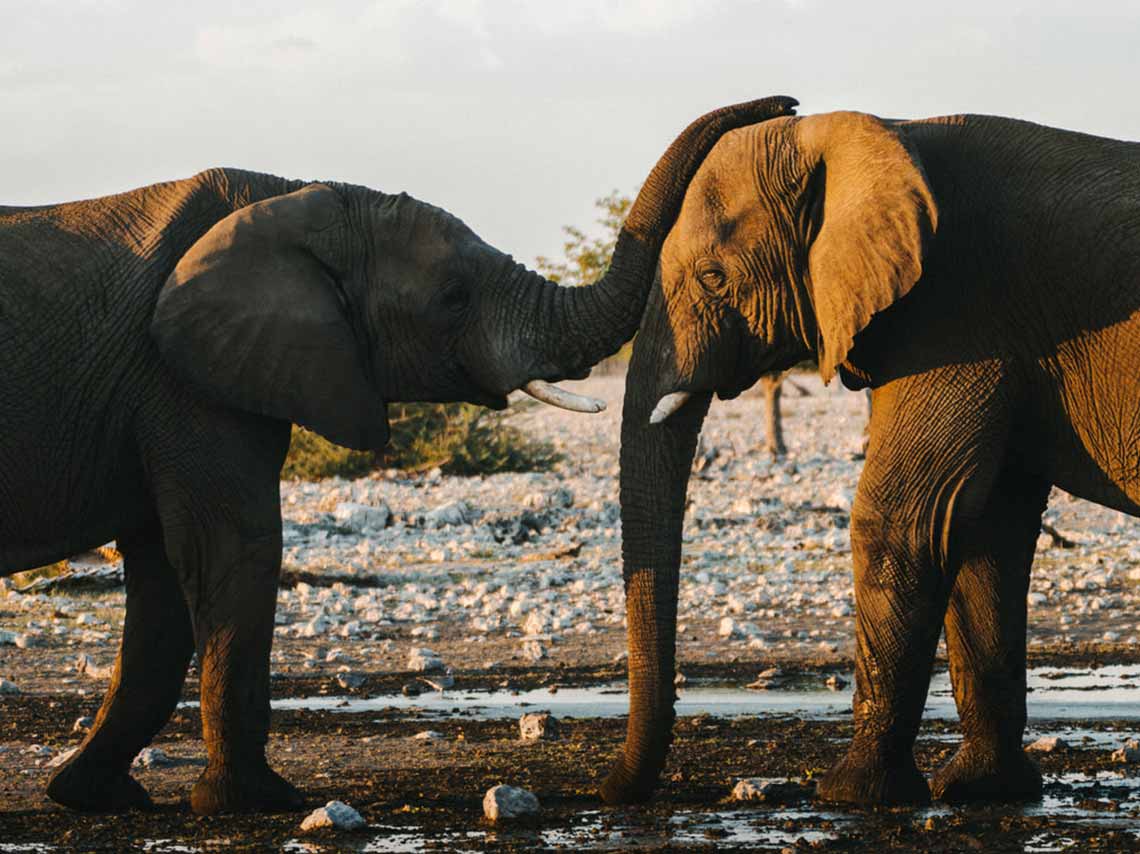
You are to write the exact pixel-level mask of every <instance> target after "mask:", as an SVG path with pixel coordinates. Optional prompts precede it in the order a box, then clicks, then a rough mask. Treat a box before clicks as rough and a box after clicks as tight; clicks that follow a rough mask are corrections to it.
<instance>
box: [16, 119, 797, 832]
mask: <svg viewBox="0 0 1140 854" xmlns="http://www.w3.org/2000/svg"><path fill="white" fill-rule="evenodd" d="M793 104H794V102H793V101H791V100H790V99H786V98H776V99H767V100H764V101H759V102H751V103H748V104H743V105H738V106H736V107H731V108H725V109H723V110H719V111H716V112H714V113H710V114H708V115H706V116H705V117H703V118H702V119H699V120H698V121H696V122H694V123H693V124H692V125H691V126H690V127H689V128H688V129H687V130H686V131H685V132H683V133H682V135H681V136H680V137H679V138H678V139H677V140H676V141H675V142H674V144H673V146H672V147H671V148H670V149H669V150H668V151H667V152H666V153H665V155H664V156H663V157H662V159H661V160H660V161H659V162H658V164H657V166H656V167H655V168H654V170H653V172H652V173H651V174H650V176H649V178H648V180H647V181H646V184H645V186H644V189H643V190H642V192H641V194H640V196H639V197H638V200H637V202H636V204H635V205H634V207H633V209H632V210H631V212H630V215H629V218H628V219H627V221H626V224H625V227H624V229H623V231H622V233H621V236H620V239H619V240H618V245H617V249H616V250H615V252H614V256H613V263H612V266H611V267H610V269H609V271H608V273H607V274H606V275H605V277H604V278H603V279H602V280H601V281H600V282H598V283H597V285H596V286H595V287H592V288H582V289H569V288H559V287H557V286H555V285H553V284H551V283H549V282H547V281H545V280H543V279H542V278H540V277H539V276H538V275H537V274H535V273H532V272H530V271H528V270H526V269H525V268H524V267H522V266H521V265H519V264H517V263H515V262H514V261H513V260H512V259H511V258H510V256H508V255H505V254H503V253H502V252H499V251H497V250H495V249H493V248H492V247H490V246H488V245H487V244H486V243H484V242H483V241H482V240H480V239H479V238H478V237H477V236H476V235H475V234H474V233H473V232H472V231H471V230H470V229H469V228H467V226H465V225H464V224H463V223H462V222H461V221H460V220H458V219H457V218H455V217H454V216H452V215H450V214H448V213H447V212H445V211H443V210H440V209H439V208H435V207H432V206H430V205H427V204H424V203H422V202H418V201H416V200H414V199H412V198H409V197H408V196H406V195H403V194H400V195H387V194H384V193H380V192H376V191H373V190H369V189H367V188H365V187H354V186H348V185H343V184H334V183H327V184H313V183H305V182H301V181H287V180H284V179H281V178H275V177H272V176H268V175H259V174H255V173H251V172H242V171H237V170H232V169H214V170H210V171H208V172H204V173H202V174H199V175H196V176H195V177H193V178H190V179H187V180H184V181H175V182H172V183H166V184H156V185H154V186H150V187H145V188H142V189H139V190H135V191H133V192H129V193H125V194H122V195H118V196H110V197H107V198H100V199H93V200H90V201H83V202H75V203H70V204H61V205H50V206H45V207H37V208H0V362H2V364H3V369H2V371H0V419H2V421H0V423H2V424H3V430H2V431H0V472H2V474H0V502H2V503H0V508H2V512H0V574H8V573H12V572H17V571H19V570H22V569H27V568H29V567H34V566H38V565H41V564H45V563H48V562H51V561H55V560H59V559H61V558H65V557H67V556H68V555H71V554H74V553H76V552H79V551H82V550H84V549H88V548H91V547H92V546H95V545H98V544H100V543H104V542H106V541H108V540H110V539H117V541H118V544H119V547H120V549H121V550H122V552H123V555H124V557H125V562H126V563H125V566H126V569H125V571H126V586H127V614H126V624H125V627H124V631H123V641H122V646H121V649H120V653H119V657H118V661H117V663H116V666H115V673H114V677H113V679H112V682H111V687H110V690H109V692H108V694H107V697H106V699H105V701H104V703H103V707H102V709H101V710H100V712H99V715H98V717H97V718H96V721H95V726H94V728H93V730H92V731H91V733H90V735H89V736H88V737H87V739H86V740H85V741H84V743H83V745H82V749H81V750H80V752H79V753H78V755H77V756H76V757H75V758H74V759H72V760H71V761H70V762H69V763H68V764H67V765H66V766H65V767H63V768H62V769H61V770H60V771H59V772H58V773H57V774H56V775H55V777H54V778H53V779H52V781H51V783H50V785H49V787H48V794H49V795H50V796H51V797H52V798H54V799H55V800H56V801H58V802H60V803H62V804H65V805H67V806H71V807H74V808H77V809H93V810H112V809H121V808H126V807H131V806H139V805H145V804H147V803H148V797H147V794H146V792H145V791H144V790H143V789H142V787H141V786H139V784H138V783H137V782H135V781H134V780H133V779H132V778H131V777H130V774H129V770H128V769H129V766H130V763H131V760H132V758H133V757H134V756H135V754H136V753H137V752H138V750H139V749H140V748H142V747H143V746H144V745H146V744H147V743H148V742H149V741H150V739H151V738H152V737H153V736H154V734H155V733H156V732H157V731H158V730H159V728H160V727H161V726H162V725H163V724H164V723H165V722H166V720H167V718H168V717H169V715H170V713H171V711H172V710H173V708H174V706H175V704H176V702H177V700H178V697H179V692H180V689H181V686H182V682H183V679H184V677H185V673H186V669H187V664H188V662H189V660H190V656H191V653H192V652H193V651H194V650H195V649H196V650H197V652H198V656H199V659H200V662H201V695H202V722H203V735H204V738H205V742H206V746H207V750H208V753H209V764H208V766H207V768H206V770H205V772H204V773H203V774H202V776H201V778H200V779H199V780H198V782H197V784H196V785H195V786H194V790H193V793H192V795H191V803H192V806H193V808H194V810H195V811H196V812H199V813H213V812H217V811H223V810H225V811H229V810H271V809H289V808H295V807H298V806H300V804H301V796H300V794H299V793H298V792H297V790H296V789H294V787H293V786H291V785H290V784H289V783H287V782H286V781H285V780H284V779H282V778H281V777H280V776H278V775H277V774H276V773H274V772H273V771H272V770H271V769H270V767H269V765H268V764H267V762H266V759H265V745H266V739H267V732H268V727H269V651H270V644H271V642H272V638H273V612H274V605H275V595H276V588H277V577H278V573H279V569H280V562H281V518H280V507H279V493H278V473H279V470H280V467H281V463H282V461H283V459H284V457H285V453H286V450H287V448H288V445H289V434H290V422H297V423H300V424H304V425H306V426H308V427H311V428H313V429H314V430H316V431H318V432H320V433H322V434H323V435H325V436H326V437H328V438H329V439H332V440H333V441H335V442H339V443H340V444H343V445H347V446H349V447H353V448H377V447H380V446H382V445H383V444H384V443H385V441H386V440H387V438H388V425H387V420H386V414H385V402H386V401H409V400H435V401H451V400H466V401H471V402H474V403H478V404H483V405H486V406H490V407H495V408H501V407H503V406H505V405H506V396H507V394H508V393H510V392H511V391H513V390H514V389H518V388H527V389H529V390H531V391H532V392H534V393H535V394H537V395H539V396H541V397H545V398H548V399H549V400H551V401H553V402H559V401H561V402H566V401H567V400H569V402H570V404H571V405H575V401H574V400H573V396H569V397H568V396H567V395H566V394H565V393H562V392H560V391H559V390H557V389H554V388H552V387H550V386H549V385H547V381H555V380H558V379H560V378H565V377H576V376H583V375H584V374H585V373H586V372H587V371H588V369H589V367H590V366H591V365H593V364H594V363H596V362H597V361H598V360H600V359H601V358H602V357H604V356H606V355H608V354H609V353H612V352H613V351H615V350H616V349H617V348H618V347H619V346H620V345H621V344H622V343H623V342H625V341H626V340H627V339H628V338H629V337H630V336H631V335H632V333H633V330H634V328H635V327H636V325H637V323H638V321H639V319H640V317H641V314H642V310H643V308H644V301H645V296H646V293H647V292H648V289H649V285H650V282H651V280H652V276H653V272H654V269H655V267H656V263H657V257H658V253H659V250H660V245H661V241H662V240H663V238H664V235H665V234H666V232H667V230H668V227H669V226H670V225H671V224H672V222H673V220H674V219H675V217H676V212H677V210H678V208H679V206H680V203H681V199H682V196H683V193H684V190H685V187H686V186H687V183H688V180H689V178H690V177H691V175H692V173H693V172H694V171H695V170H696V168H697V166H698V165H699V164H700V163H701V161H702V160H703V158H704V156H705V155H706V154H707V152H708V151H709V149H710V148H711V146H712V145H713V144H714V143H715V142H716V140H717V139H718V138H719V136H720V134H721V133H722V132H724V131H725V130H727V129H730V128H734V127H740V126H742V125H745V124H748V123H750V122H754V121H757V120H760V119H763V118H766V117H769V116H772V115H777V114H781V113H786V112H788V111H790V109H791V107H792V106H793ZM535 381H537V382H535ZM577 403H578V404H580V405H584V407H585V408H587V409H589V408H595V407H594V404H593V403H591V402H590V401H582V400H579V401H577Z"/></svg>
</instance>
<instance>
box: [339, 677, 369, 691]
mask: <svg viewBox="0 0 1140 854" xmlns="http://www.w3.org/2000/svg"><path fill="white" fill-rule="evenodd" d="M336 684H337V685H339V686H340V687H341V688H344V689H345V690H346V691H355V690H356V689H357V688H359V687H360V686H361V685H363V684H364V676H363V674H360V673H338V674H337V675H336Z"/></svg>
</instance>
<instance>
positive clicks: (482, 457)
mask: <svg viewBox="0 0 1140 854" xmlns="http://www.w3.org/2000/svg"><path fill="white" fill-rule="evenodd" d="M388 417H389V423H390V425H391V428H392V439H391V442H390V443H389V445H388V447H387V448H385V449H384V450H383V451H380V452H371V451H350V450H348V449H347V448H341V447H339V446H338V445H334V444H332V443H331V442H329V441H327V440H326V439H324V438H322V437H321V436H318V435H317V434H316V433H312V432H310V431H308V430H305V429H303V428H300V427H294V428H293V442H292V445H291V446H290V448H289V455H288V457H286V459H285V465H284V467H283V468H282V470H281V477H282V478H283V479H287V480H319V479H321V478H324V477H343V478H354V477H361V476H363V475H365V474H367V473H368V472H370V471H372V470H374V469H378V468H396V469H403V470H405V471H412V472H421V471H427V470H429V469H432V468H435V467H437V466H438V467H439V468H441V469H442V470H443V471H444V472H445V473H447V474H455V475H479V474H494V473H495V472H508V471H547V470H549V469H550V468H551V467H552V466H553V465H554V464H555V463H556V462H557V461H558V459H559V456H558V454H557V453H556V452H555V451H554V449H553V447H552V446H551V445H550V444H549V443H547V442H542V441H538V440H535V439H532V438H530V437H529V436H527V435H525V434H524V433H522V432H521V431H520V430H518V429H517V428H516V427H512V426H511V425H509V424H506V423H505V421H504V416H503V415H502V414H501V413H498V412H493V411H491V410H487V409H483V408H482V407H479V406H472V405H471V404H467V403H398V404H391V405H389V407H388Z"/></svg>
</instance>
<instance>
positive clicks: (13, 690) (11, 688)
mask: <svg viewBox="0 0 1140 854" xmlns="http://www.w3.org/2000/svg"><path fill="white" fill-rule="evenodd" d="M19 693H20V689H19V688H17V687H16V683H14V682H9V681H8V680H7V679H0V694H19Z"/></svg>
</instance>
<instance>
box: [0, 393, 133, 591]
mask: <svg viewBox="0 0 1140 854" xmlns="http://www.w3.org/2000/svg"><path fill="white" fill-rule="evenodd" d="M23 414H24V415H25V416H26V415H27V414H29V413H28V411H24V413H23ZM5 420H6V422H7V423H8V424H10V425H14V424H20V423H25V424H26V423H27V421H26V419H20V418H15V419H12V420H7V419H5ZM114 421H115V419H114V418H109V419H106V420H105V422H104V423H103V424H99V425H92V426H91V427H90V429H88V430H80V431H75V432H73V429H74V428H75V427H76V426H78V425H76V424H74V423H72V424H71V425H69V424H67V423H65V422H61V421H59V420H41V421H39V422H38V426H39V429H38V430H35V429H26V430H18V429H12V430H7V431H4V433H3V436H2V437H0V575H6V574H10V573H12V572H19V571H21V570H24V569H30V568H34V567H37V566H42V565H44V564H47V563H53V562H55V561H57V560H62V559H64V558H67V557H70V556H72V555H74V554H76V553H78V552H81V551H85V550H87V549H90V548H94V547H95V546H99V545H102V544H103V543H106V542H108V541H109V540H113V539H115V538H116V537H117V536H118V535H119V533H120V532H121V531H122V530H124V529H129V528H130V527H133V526H138V525H140V524H142V523H143V522H144V521H145V520H146V518H147V514H148V505H149V501H148V499H147V490H146V487H145V481H144V478H143V471H142V466H141V463H140V461H139V460H138V457H137V453H134V452H133V451H132V449H131V443H129V442H128V441H124V439H125V432H124V430H123V425H116V424H115V423H114ZM69 427H71V428H73V429H72V430H69V429H68V428H69ZM115 438H117V439H118V441H107V440H108V439H115Z"/></svg>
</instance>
